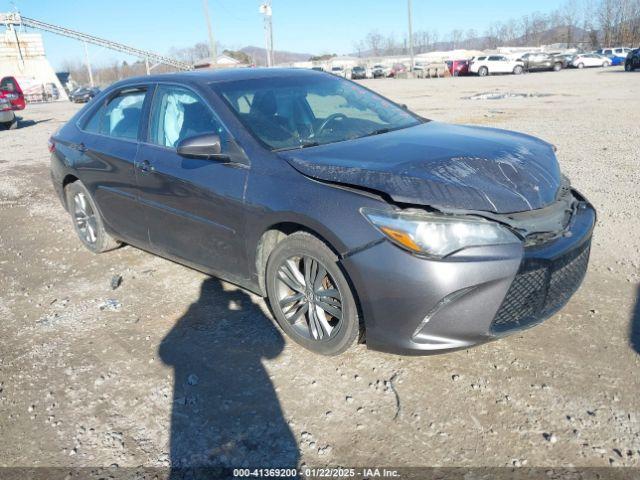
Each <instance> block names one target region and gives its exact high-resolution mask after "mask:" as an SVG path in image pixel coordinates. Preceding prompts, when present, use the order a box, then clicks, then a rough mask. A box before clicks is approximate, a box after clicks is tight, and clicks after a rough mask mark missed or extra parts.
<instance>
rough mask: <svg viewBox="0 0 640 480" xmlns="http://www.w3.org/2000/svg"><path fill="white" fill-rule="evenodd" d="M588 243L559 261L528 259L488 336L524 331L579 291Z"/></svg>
mask: <svg viewBox="0 0 640 480" xmlns="http://www.w3.org/2000/svg"><path fill="white" fill-rule="evenodd" d="M590 245H591V244H590V242H585V243H584V244H582V245H581V246H580V247H578V248H576V249H574V250H571V251H570V252H568V253H566V254H565V255H564V256H562V257H560V258H556V259H554V260H546V259H539V258H535V257H532V258H527V256H525V259H524V260H523V261H522V264H521V265H520V269H519V270H518V273H517V275H516V277H515V279H514V280H513V283H512V284H511V287H509V291H508V292H507V295H506V296H505V298H504V300H503V302H502V305H501V306H500V308H499V309H498V313H497V314H496V316H495V318H494V320H493V323H492V325H491V332H492V333H493V334H501V333H505V332H508V331H510V330H517V329H522V328H526V327H529V326H532V325H535V324H536V323H539V322H541V321H543V320H544V319H545V318H548V317H550V316H551V315H553V314H554V313H555V312H557V311H558V310H559V309H560V308H562V307H563V306H564V304H565V303H567V301H568V300H569V298H571V296H572V295H573V294H574V293H575V292H576V290H578V287H580V284H581V283H582V279H583V278H584V275H585V273H586V272H587V265H588V263H589V251H590Z"/></svg>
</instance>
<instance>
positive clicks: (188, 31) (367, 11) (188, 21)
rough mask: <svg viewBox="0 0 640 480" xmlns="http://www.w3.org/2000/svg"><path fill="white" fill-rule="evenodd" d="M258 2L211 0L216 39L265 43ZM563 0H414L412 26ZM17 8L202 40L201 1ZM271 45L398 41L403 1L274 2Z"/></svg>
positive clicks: (142, 37) (93, 28)
mask: <svg viewBox="0 0 640 480" xmlns="http://www.w3.org/2000/svg"><path fill="white" fill-rule="evenodd" d="M259 3H260V0H209V4H210V12H211V18H212V22H213V25H214V29H215V31H216V37H217V40H218V41H219V42H220V43H221V44H222V45H223V46H225V47H231V48H240V47H243V46H246V45H256V46H262V45H263V44H264V32H263V28H262V16H261V15H260V13H259V12H258V6H259ZM560 4H561V1H560V0H537V1H535V2H530V1H516V0H488V1H484V2H481V1H478V0H458V1H449V2H443V1H437V0H413V10H414V30H437V31H438V32H439V34H440V36H441V37H442V36H444V35H445V34H447V33H449V32H450V31H451V30H453V29H461V30H464V31H466V30H468V29H470V28H474V29H475V30H477V31H478V32H483V31H484V30H485V29H486V28H487V26H488V25H489V24H490V23H492V22H494V21H506V20H508V19H509V18H511V17H518V16H521V15H523V14H527V13H531V12H534V11H541V12H548V11H551V10H553V9H555V8H558V7H559V5H560ZM14 5H15V6H16V7H17V8H18V9H19V10H20V11H21V12H22V14H23V15H25V16H29V17H32V18H36V19H38V20H42V21H44V22H48V23H53V24H56V25H60V26H64V27H68V28H71V29H74V30H79V31H82V32H86V33H91V34H93V35H96V36H100V37H104V38H107V39H110V40H115V41H119V42H121V43H125V44H129V45H132V46H135V47H138V48H143V49H149V50H153V51H156V52H159V53H167V52H168V51H169V49H170V48H171V47H178V48H179V47H186V46H190V45H192V44H194V43H196V42H199V41H206V39H207V30H206V24H205V22H204V19H203V16H202V15H203V14H202V0H182V1H176V0H173V1H172V0H154V1H150V0H128V1H125V0H108V1H101V2H96V1H91V0H84V1H81V0H58V1H53V0H0V11H9V10H13V6H14ZM273 12H274V16H273V23H274V46H275V48H276V49H278V50H289V51H296V52H307V53H338V54H340V53H349V52H353V51H354V43H355V42H357V41H358V40H360V39H362V38H364V37H365V36H366V34H367V33H368V32H369V31H371V30H374V29H377V30H378V31H380V32H381V33H384V34H391V33H393V34H395V36H396V38H398V39H401V38H402V36H403V35H404V33H405V31H406V24H407V12H406V1H405V0H317V1H315V2H312V1H309V0H273ZM43 36H44V40H45V48H46V50H47V55H48V56H49V59H50V61H51V63H52V65H53V66H54V68H58V67H60V66H61V64H62V63H63V62H64V61H65V60H67V59H68V60H79V59H81V58H83V55H84V54H83V49H82V46H81V44H79V43H78V42H76V41H74V40H71V39H67V38H63V37H58V36H56V35H53V34H48V33H45V34H43ZM89 51H90V55H91V58H92V62H94V63H95V64H103V63H107V62H110V61H112V60H131V59H130V58H128V57H126V56H123V55H121V54H119V53H117V52H112V51H109V50H105V49H103V48H100V47H94V46H90V47H89Z"/></svg>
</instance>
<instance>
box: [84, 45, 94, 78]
mask: <svg viewBox="0 0 640 480" xmlns="http://www.w3.org/2000/svg"><path fill="white" fill-rule="evenodd" d="M82 43H83V44H84V58H85V60H86V63H87V71H88V72H89V85H91V86H92V87H93V86H94V85H93V72H91V62H90V61H89V49H88V48H87V42H82Z"/></svg>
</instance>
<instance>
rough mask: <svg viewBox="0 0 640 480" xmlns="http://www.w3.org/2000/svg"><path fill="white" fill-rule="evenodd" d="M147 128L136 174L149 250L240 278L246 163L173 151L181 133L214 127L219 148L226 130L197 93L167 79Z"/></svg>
mask: <svg viewBox="0 0 640 480" xmlns="http://www.w3.org/2000/svg"><path fill="white" fill-rule="evenodd" d="M148 130H149V133H148V138H147V141H146V142H143V143H142V145H141V147H140V150H139V152H138V160H137V169H136V173H137V180H138V186H139V189H140V204H141V206H142V208H143V209H144V211H145V213H146V218H147V225H148V228H149V238H150V240H151V248H152V249H153V250H154V251H156V252H158V253H160V254H161V255H166V256H169V257H172V258H175V259H178V260H180V261H183V262H185V263H188V264H192V265H194V266H198V267H203V268H204V269H205V270H207V271H211V272H213V273H219V274H220V276H222V277H225V278H229V279H231V280H234V279H235V278H245V277H246V276H247V268H246V267H247V264H246V255H245V253H244V248H243V245H244V241H243V238H244V235H243V225H244V214H243V195H244V187H245V183H246V179H247V173H248V167H247V166H246V165H242V164H238V163H223V162H220V161H218V160H208V159H195V158H185V157H182V156H180V155H178V153H177V151H176V147H177V145H178V143H179V142H180V141H182V140H184V139H186V138H190V137H194V136H197V135H201V134H207V133H216V134H218V135H220V137H221V139H222V145H223V153H224V149H225V148H228V145H229V144H230V141H231V137H230V135H229V133H228V132H227V131H226V130H225V129H224V127H223V126H222V124H221V122H220V121H219V119H218V117H217V115H216V114H215V113H214V112H213V110H212V109H211V108H210V107H209V105H208V104H207V103H206V102H205V101H204V100H202V98H201V97H200V96H199V95H197V94H196V93H194V92H193V91H191V90H189V89H186V88H183V87H180V86H174V85H159V86H158V87H157V88H156V92H155V95H154V100H153V104H152V106H151V112H150V115H149V129H148Z"/></svg>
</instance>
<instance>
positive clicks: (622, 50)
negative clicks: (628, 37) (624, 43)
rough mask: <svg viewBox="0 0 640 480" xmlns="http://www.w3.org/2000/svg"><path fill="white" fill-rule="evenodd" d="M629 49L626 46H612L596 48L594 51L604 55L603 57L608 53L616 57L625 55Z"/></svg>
mask: <svg viewBox="0 0 640 480" xmlns="http://www.w3.org/2000/svg"><path fill="white" fill-rule="evenodd" d="M630 51H631V49H630V48H626V47H612V48H601V49H600V50H596V52H595V53H597V54H599V55H604V56H605V57H608V56H610V55H614V56H616V57H626V56H627V54H628V53H629V52H630Z"/></svg>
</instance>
